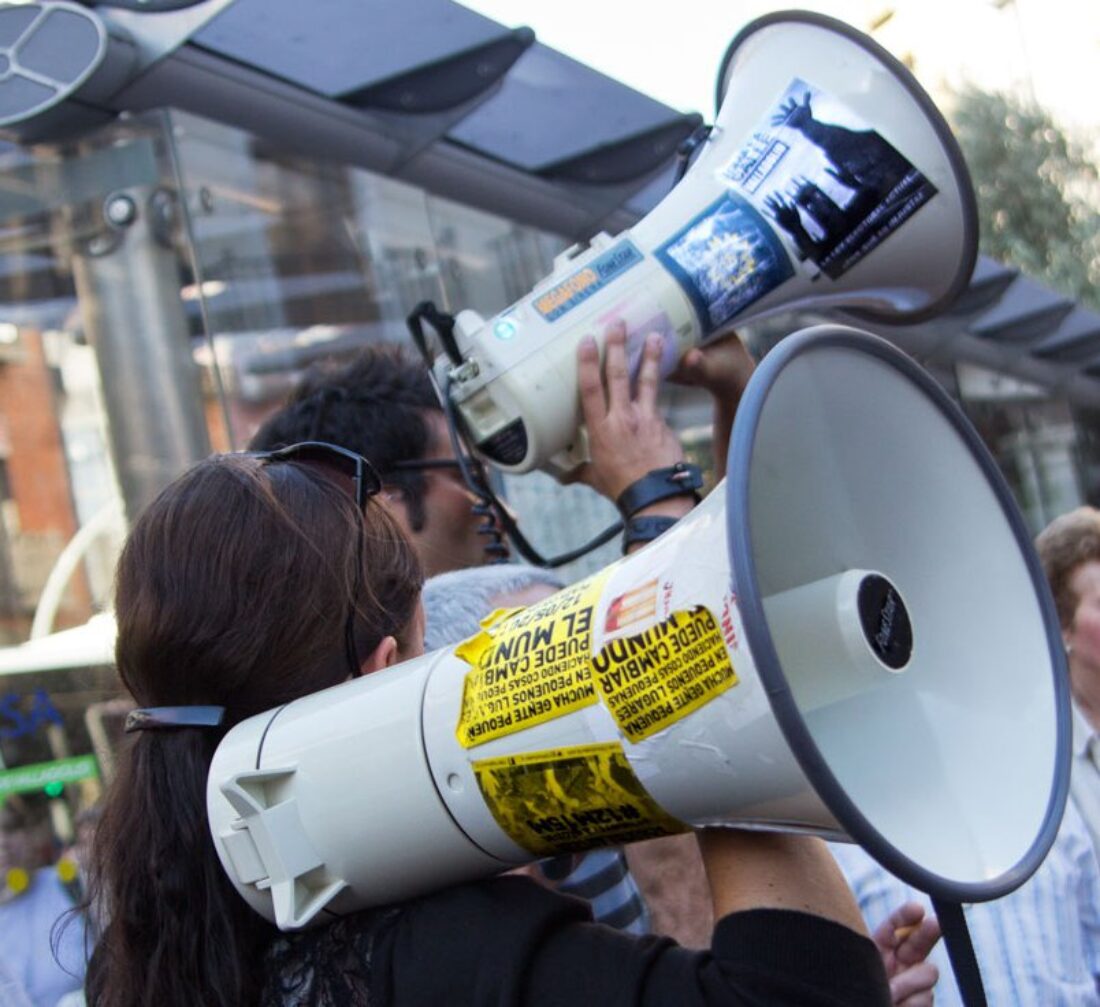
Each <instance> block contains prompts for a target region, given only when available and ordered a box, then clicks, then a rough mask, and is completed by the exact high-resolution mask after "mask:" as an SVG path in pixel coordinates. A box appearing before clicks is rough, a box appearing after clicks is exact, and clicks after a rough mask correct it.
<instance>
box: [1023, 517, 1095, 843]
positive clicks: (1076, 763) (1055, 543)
mask: <svg viewBox="0 0 1100 1007" xmlns="http://www.w3.org/2000/svg"><path fill="white" fill-rule="evenodd" d="M1035 545H1036V548H1038V550H1039V559H1040V560H1041V561H1042V564H1043V572H1044V573H1045V574H1046V576H1047V580H1048V581H1049V582H1050V590H1051V592H1052V593H1053V595H1054V604H1055V607H1056V608H1057V610H1058V621H1059V623H1060V624H1061V626H1062V639H1063V641H1064V642H1065V645H1066V657H1067V659H1068V661H1069V681H1070V690H1071V692H1072V694H1073V771H1072V774H1071V776H1070V787H1071V794H1072V797H1073V802H1074V804H1076V806H1077V810H1078V811H1079V812H1080V813H1081V817H1082V818H1083V819H1084V820H1085V825H1086V826H1087V827H1088V830H1089V833H1090V834H1091V836H1092V842H1093V846H1094V847H1095V848H1096V849H1097V850H1098V851H1100V744H1098V742H1097V732H1098V731H1100V510H1097V509H1096V508H1095V507H1078V508H1077V509H1076V510H1073V511H1070V512H1069V513H1068V514H1063V515H1062V516H1061V517H1058V518H1055V519H1054V520H1053V521H1052V522H1051V523H1050V524H1049V525H1048V526H1047V527H1046V528H1045V529H1044V530H1043V531H1042V532H1041V533H1040V535H1039V537H1038V538H1037V539H1036V540H1035Z"/></svg>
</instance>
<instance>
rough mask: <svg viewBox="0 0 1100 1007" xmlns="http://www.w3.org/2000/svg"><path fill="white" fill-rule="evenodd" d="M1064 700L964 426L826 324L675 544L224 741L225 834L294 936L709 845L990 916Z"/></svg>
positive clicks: (1040, 800)
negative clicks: (827, 866)
mask: <svg viewBox="0 0 1100 1007" xmlns="http://www.w3.org/2000/svg"><path fill="white" fill-rule="evenodd" d="M1067 682H1068V674H1067V670H1066V667H1065V655H1064V651H1063V648H1062V640H1061V634H1060V630H1059V625H1058V620H1057V618H1056V616H1055V613H1054V607H1053V603H1052V601H1051V599H1050V597H1049V592H1048V590H1047V587H1046V582H1045V580H1044V579H1043V575H1042V571H1041V569H1040V567H1039V564H1038V561H1037V559H1036V557H1035V555H1034V553H1033V550H1032V548H1031V544H1030V540H1029V536H1028V533H1027V530H1026V528H1025V527H1024V524H1023V522H1022V520H1021V518H1020V516H1019V514H1018V512H1017V511H1016V509H1015V506H1014V505H1013V503H1012V499H1011V497H1010V495H1009V492H1008V490H1007V488H1006V486H1005V485H1004V482H1003V480H1002V479H1001V477H1000V476H999V474H998V473H997V470H996V468H995V466H994V464H993V462H992V461H991V459H990V458H989V455H988V454H987V452H986V451H985V449H984V448H983V447H982V445H981V443H980V441H979V439H978V437H977V435H976V434H975V432H974V431H973V429H972V428H971V426H970V425H969V423H968V422H967V420H966V419H965V418H964V417H963V416H962V414H961V412H960V411H959V409H958V408H957V407H956V406H955V405H954V403H952V402H951V400H950V399H949V398H948V397H947V395H946V394H945V393H944V392H943V391H942V390H941V389H940V388H939V386H938V385H936V384H935V382H934V381H933V380H932V379H931V378H930V377H929V376H928V375H927V374H925V373H924V372H923V371H922V370H921V369H920V368H919V367H917V365H915V364H914V363H913V362H912V361H911V360H909V358H908V357H906V356H905V355H904V354H902V353H901V352H900V351H898V350H896V349H894V348H893V347H891V346H890V345H889V344H887V343H885V342H884V341H882V340H880V339H877V338H875V337H872V336H867V335H864V334H861V333H858V332H856V331H855V330H852V329H846V328H842V327H839V326H823V327H821V328H819V329H815V330H808V331H806V332H803V333H800V334H797V335H794V336H791V337H789V338H788V339H786V340H784V341H783V342H782V343H780V344H779V346H778V347H777V348H776V349H774V350H773V351H772V352H771V353H770V354H769V355H768V356H767V357H766V358H765V360H764V361H763V363H762V365H761V366H760V367H759V368H758V369H757V371H756V373H755V374H754V376H753V378H752V380H751V381H750V383H749V385H748V388H747V390H746V392H745V396H744V398H743V400H742V403H741V407H740V413H739V415H738V418H737V422H736V424H735V427H734V432H733V444H732V448H731V451H730V466H729V476H728V479H727V481H726V482H725V483H723V484H722V485H720V486H719V487H718V488H717V489H716V490H715V491H714V492H713V493H711V495H710V496H709V497H708V498H707V499H706V500H705V501H704V502H703V503H702V504H701V505H700V506H699V507H698V508H696V509H695V511H693V512H692V513H691V514H690V515H688V516H687V517H686V518H684V519H682V520H681V521H680V522H679V523H678V524H677V525H676V526H675V527H674V528H673V529H672V530H671V531H669V532H668V533H666V534H665V535H664V536H663V537H662V538H660V539H658V540H657V541H656V542H654V543H651V544H650V545H648V546H647V547H645V548H644V549H642V550H640V551H638V552H636V553H634V554H632V555H631V556H629V557H627V558H625V559H623V560H620V561H619V562H618V563H615V564H614V565H612V566H610V567H608V568H606V569H604V570H602V571H600V572H599V573H597V574H595V575H594V576H592V577H589V578H588V579H587V580H585V581H582V582H581V583H579V584H576V585H574V586H572V587H569V588H567V589H565V590H564V591H561V592H559V593H558V594H556V595H554V596H552V597H551V598H549V599H547V600H545V601H543V602H541V603H539V604H537V605H535V606H533V607H531V608H528V609H525V610H521V611H518V612H513V613H508V614H504V615H500V616H498V617H497V618H496V619H495V620H490V621H487V623H486V625H485V627H484V630H483V632H481V633H480V634H479V635H478V636H477V637H475V638H473V639H471V640H467V641H466V642H464V643H463V644H461V645H460V646H458V647H456V648H453V649H449V650H441V651H436V652H435V653H432V654H429V655H426V656H424V657H422V658H418V659H416V660H413V661H411V662H408V663H407V664H404V665H399V666H397V667H395V668H392V669H389V670H387V671H383V672H379V673H377V674H375V675H371V676H368V677H366V678H361V679H357V680H355V681H352V682H348V683H346V684H344V685H340V686H337V687H335V688H332V689H328V690H326V691H324V692H320V693H316V694H314V695H311V696H307V697H305V698H303V699H299V700H297V701H295V702H293V703H290V704H289V705H287V706H284V707H282V708H280V709H278V710H272V711H269V712H267V713H264V714H261V715H258V716H255V717H252V718H250V719H249V720H246V721H244V722H242V723H241V724H238V725H237V726H235V727H234V728H233V729H232V730H231V731H230V732H229V733H228V734H227V735H226V737H225V738H224V739H223V741H222V743H221V745H220V746H219V748H218V750H217V752H216V754H215V756H214V759H213V762H212V766H211V770H210V775H209V780H208V786H207V799H208V810H209V818H210V826H211V830H212V833H213V837H214V842H215V845H216V847H217V850H218V854H219V856H220V857H221V861H222V863H223V865H224V867H225V870H226V871H227V872H228V875H229V877H230V878H231V879H232V881H233V884H234V885H235V886H236V887H237V889H238V890H239V891H240V892H241V894H242V895H243V896H244V897H245V898H246V899H247V900H248V902H249V903H250V904H251V905H252V906H253V907H254V908H255V909H256V910H257V911H258V912H260V913H262V914H263V915H264V916H265V917H267V918H268V919H269V920H272V921H274V922H275V923H276V924H277V925H278V926H279V927H280V928H283V929H295V928H300V927H306V926H309V925H311V924H313V923H315V922H317V921H318V920H319V919H321V918H323V917H325V916H326V915H327V913H338V914H343V913H347V912H351V911H354V910H356V909H359V908H363V907H367V906H373V905H379V904H384V903H388V902H392V901H395V900H400V899H404V898H408V897H411V896H414V895H417V894H421V893H424V892H428V891H431V890H433V889H437V888H440V887H443V886H446V885H449V884H453V883H456V882H460V881H464V880H471V879H474V878H477V877H483V876H486V875H490V874H493V873H496V872H498V871H501V870H504V869H506V868H508V867H511V866H513V865H516V864H520V863H525V862H528V861H530V860H532V859H533V858H535V857H538V856H543V855H547V854H553V853H559V852H565V851H572V850H580V849H586V848H589V847H594V846H600V845H608V844H621V843H628V842H631V841H634V840H638V839H644V838H649V837H652V836H657V835H662V834H665V833H671V832H676V831H680V830H683V829H685V828H686V827H687V826H689V825H703V824H710V825H715V824H729V825H734V826H739V827H745V828H754V829H770V830H780V831H785V830H786V831H805V832H812V833H818V834H822V835H826V836H831V837H834V838H841V839H843V838H848V839H852V840H855V841H856V842H858V843H860V844H861V845H862V846H863V847H865V848H866V849H867V850H868V851H869V852H870V853H871V854H872V855H873V856H874V857H876V858H877V859H878V860H879V861H880V862H881V863H882V864H883V865H884V866H886V867H887V868H889V869H890V870H891V871H893V872H894V873H895V874H897V875H898V876H899V877H901V878H903V879H904V880H906V881H908V882H910V883H911V884H913V885H915V886H917V887H919V888H921V889H923V890H924V891H926V892H929V893H930V894H932V895H933V896H935V897H938V898H943V899H950V900H953V901H967V902H970V901H980V900H983V899H990V898H996V897H998V896H1000V895H1003V894H1005V893H1006V892H1008V891H1011V890H1012V889H1013V888H1015V887H1016V886H1018V885H1019V884H1021V883H1022V882H1023V881H1024V880H1026V879H1027V877H1029V876H1030V874H1031V873H1032V872H1033V871H1034V870H1035V869H1036V867H1037V866H1038V865H1039V863H1040V862H1041V861H1042V859H1043V857H1044V856H1045V854H1046V851H1047V849H1048V848H1049V846H1050V844H1051V842H1052V841H1053V838H1054V834H1055V831H1056V829H1057V827H1058V823H1059V822H1060V820H1061V815H1062V810H1063V807H1064V803H1065V799H1066V792H1067V786H1068V768H1069V762H1068V760H1069V700H1068V688H1067ZM326 911H327V912H326Z"/></svg>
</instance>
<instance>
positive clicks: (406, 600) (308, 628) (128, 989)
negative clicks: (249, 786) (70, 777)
mask: <svg viewBox="0 0 1100 1007" xmlns="http://www.w3.org/2000/svg"><path fill="white" fill-rule="evenodd" d="M319 471H320V470H319V469H318V468H317V467H316V466H314V465H309V466H304V465H299V464H294V463H286V462H280V463H277V464H264V463H262V462H261V461H260V460H258V459H256V458H254V457H250V456H247V455H220V456H214V457H212V458H210V459H208V460H206V461H204V462H202V463H200V464H199V465H197V466H196V467H195V468H193V469H191V470H190V471H189V472H188V473H187V474H186V475H184V476H183V477H181V478H180V479H178V480H177V481H176V482H175V483H173V484H172V485H171V486H169V487H168V488H167V489H166V490H165V491H164V492H163V493H161V495H160V496H159V497H158V498H157V499H156V500H155V501H154V502H153V503H152V504H151V505H150V506H149V508H148V509H147V510H146V511H145V512H144V514H142V516H141V517H140V518H139V520H138V521H137V522H136V524H135V526H134V529H133V531H132V532H131V534H130V537H129V539H128V541H127V544H126V547H125V549H124V550H123V554H122V557H121V559H120V561H119V567H118V579H117V585H116V602H115V609H116V614H117V618H118V643H117V646H116V659H117V663H118V670H119V674H120V675H121V677H122V680H123V682H124V683H125V685H126V687H127V688H128V689H129V690H130V692H131V693H132V694H133V697H134V699H135V700H136V701H137V703H138V705H139V706H168V705H183V704H215V705H219V706H224V707H225V708H226V723H225V725H224V727H223V728H222V729H221V730H219V731H211V730H207V729H203V730H197V729H183V730H174V731H173V730H169V731H138V732H136V733H135V734H133V735H130V736H128V737H129V739H131V740H129V742H128V745H127V746H126V748H125V751H124V752H123V753H122V757H121V759H120V761H119V768H118V773H117V776H116V778H115V779H114V781H113V782H112V785H111V789H110V792H109V794H108V796H107V800H106V804H105V807H104V812H103V818H102V820H101V821H100V824H99V828H98V830H97V833H96V838H95V842H94V847H93V857H92V861H93V872H92V890H91V892H90V899H91V900H92V901H93V902H96V903H97V904H99V905H102V906H103V907H104V909H105V912H106V915H107V922H106V925H105V928H104V931H103V934H102V936H101V938H100V942H99V945H98V947H97V950H96V953H95V956H94V958H93V962H92V967H91V969H90V971H89V978H88V984H87V985H88V995H89V1002H90V1003H91V1004H92V1005H94V1007H195V1005H196V1004H202V1005H203V1007H243V1005H248V1004H251V1003H254V1002H255V1000H256V998H257V996H258V987H259V985H260V983H261V982H262V976H261V975H260V974H259V971H260V962H261V959H262V955H263V949H264V946H265V945H266V943H267V942H268V941H270V940H271V938H272V936H273V934H274V931H273V930H272V928H271V926H270V925H269V924H268V923H266V922H265V921H264V920H263V919H261V918H260V917H259V916H258V915H257V914H255V913H254V912H253V911H252V910H251V909H250V908H248V907H247V905H246V904H245V902H244V900H243V899H242V898H241V897H240V895H238V894H237V892H236V891H234V889H233V887H232V886H231V884H230V883H229V881H228V879H227V878H226V877H225V875H224V873H223V871H222V868H221V865H220V864H219V862H218V859H217V854H216V852H215V850H214V846H213V841H212V840H211V837H210V832H209V828H208V826H207V821H206V796H205V788H206V776H207V771H208V769H209V765H210V760H211V757H212V756H213V753H214V750H215V748H216V747H217V744H218V742H219V740H220V739H221V736H222V734H223V733H224V730H225V729H227V728H228V727H230V726H232V725H233V724H235V723H237V722H238V721H240V720H243V719H244V718H246V717H249V716H251V715H253V714H255V713H259V712H261V711H263V710H265V709H269V708H271V707H274V706H278V705H280V704H282V703H286V702H289V701H290V700H293V699H296V698H298V697H300V696H303V695H307V694H308V693H311V692H315V691H317V690H318V689H323V688H326V687H327V686H330V685H335V684H337V683H338V682H341V681H343V680H344V679H346V678H347V677H348V674H349V671H350V669H349V668H348V666H347V662H346V659H345V653H346V652H345V648H344V622H345V617H346V613H347V611H348V602H349V594H350V592H351V590H353V585H354V584H355V583H356V577H355V576H354V574H355V562H356V555H357V551H356V542H357V531H358V522H360V521H363V522H365V535H364V541H365V546H364V550H363V551H364V562H363V570H362V577H361V578H360V579H359V580H360V582H361V584H362V588H361V593H360V597H359V598H358V599H356V605H357V613H358V618H357V624H356V641H357V644H358V646H359V653H360V655H362V656H366V655H367V654H369V653H370V652H371V651H372V650H373V649H374V648H375V647H376V646H377V645H378V643H379V642H380V641H381V640H382V639H383V638H384V637H385V636H387V635H396V636H400V635H401V632H402V631H403V630H404V629H405V628H406V627H407V626H408V625H409V624H410V623H411V622H412V617H413V614H414V610H415V607H416V604H417V599H418V596H419V592H420V586H421V583H422V576H421V572H420V567H419V563H418V561H417V559H416V556H415V553H414V552H413V550H412V547H411V545H410V544H409V543H408V542H407V540H406V539H405V537H404V536H403V535H402V533H401V531H400V530H399V528H398V526H397V524H396V523H395V522H394V521H393V520H392V518H391V517H390V516H389V514H388V512H387V511H386V510H385V508H384V506H383V505H382V504H380V503H377V502H375V501H369V502H368V503H367V506H366V509H365V513H364V514H362V515H361V514H360V513H359V511H358V509H357V508H356V506H355V503H354V501H353V499H352V497H351V495H350V494H349V493H348V492H346V489H347V487H345V486H342V485H341V484H340V478H339V477H337V476H336V475H335V473H334V474H333V477H332V478H331V479H330V478H326V477H324V476H323V475H321V476H319V474H318V473H319Z"/></svg>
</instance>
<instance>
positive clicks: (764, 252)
mask: <svg viewBox="0 0 1100 1007" xmlns="http://www.w3.org/2000/svg"><path fill="white" fill-rule="evenodd" d="M655 254H656V256H657V259H658V261H660V262H661V264H662V265H664V266H665V268H666V269H668V271H669V272H670V273H671V274H672V275H673V276H674V277H675V278H676V280H677V282H678V283H679V284H680V286H681V287H683V289H684V292H685V293H686V294H687V295H688V297H690V298H691V301H692V303H693V304H694V305H695V310H696V311H697V312H698V314H699V319H700V321H701V322H702V325H703V328H704V330H705V331H706V332H707V333H708V334H709V333H711V332H714V331H716V330H717V329H719V328H721V327H722V326H723V325H725V324H726V323H727V322H729V321H730V320H732V319H733V318H734V317H735V316H736V315H738V314H740V313H741V311H743V310H744V309H745V308H747V307H748V306H749V305H750V304H752V303H753V301H756V300H759V299H760V298H761V297H763V296H764V295H765V294H767V293H768V292H769V291H772V290H774V289H775V288H776V287H778V286H779V284H781V283H783V282H784V281H785V280H788V279H790V277H792V276H793V275H794V269H793V268H792V266H791V262H790V258H789V257H788V255H787V251H786V249H784V247H783V244H782V242H781V241H780V240H779V238H778V237H777V236H776V233H775V229H774V228H773V227H772V226H771V225H770V224H769V222H768V221H767V220H765V219H764V218H763V217H762V216H761V215H760V214H759V213H757V211H756V210H755V209H754V208H753V207H752V205H751V204H750V203H749V202H748V201H747V200H744V199H742V198H741V197H740V196H737V195H736V194H734V193H727V194H726V195H724V196H723V197H722V198H721V199H719V200H718V201H717V202H715V203H712V204H711V205H710V206H708V207H707V208H706V210H704V211H703V212H702V213H701V214H699V216H697V217H696V218H695V219H694V220H692V221H691V222H690V223H689V224H688V225H687V226H686V227H685V228H683V229H682V230H681V231H679V232H678V233H677V234H675V235H674V236H673V237H672V238H671V239H670V240H669V241H667V242H666V243H665V244H663V245H661V246H660V247H659V248H658V249H657V251H656V253H655Z"/></svg>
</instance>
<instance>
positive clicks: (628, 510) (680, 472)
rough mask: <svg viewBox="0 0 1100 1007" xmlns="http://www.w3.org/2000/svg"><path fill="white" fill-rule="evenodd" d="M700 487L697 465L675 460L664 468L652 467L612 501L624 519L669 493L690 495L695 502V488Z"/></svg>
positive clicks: (701, 477) (701, 474) (696, 499)
mask: <svg viewBox="0 0 1100 1007" xmlns="http://www.w3.org/2000/svg"><path fill="white" fill-rule="evenodd" d="M702 487H703V473H702V472H701V471H700V470H699V466H698V465H692V464H691V463H690V462H677V463H676V464H675V465H670V466H669V467H668V468H664V469H654V470H653V471H652V472H650V473H648V474H647V475H644V476H642V478H641V479H639V480H637V481H636V482H632V483H631V484H630V485H629V486H627V488H626V489H625V490H623V491H622V493H620V494H619V497H618V499H617V500H616V501H615V506H616V507H618V508H619V513H620V514H622V516H623V519H624V520H628V519H629V518H631V517H633V516H634V515H635V514H637V513H638V511H640V510H643V509H644V508H646V507H648V506H649V505H650V504H655V503H657V502H658V501H659V500H667V499H668V498H669V497H678V496H689V495H690V496H691V497H693V498H694V500H695V502H696V503H698V502H699V500H700V497H699V490H700V489H702Z"/></svg>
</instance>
